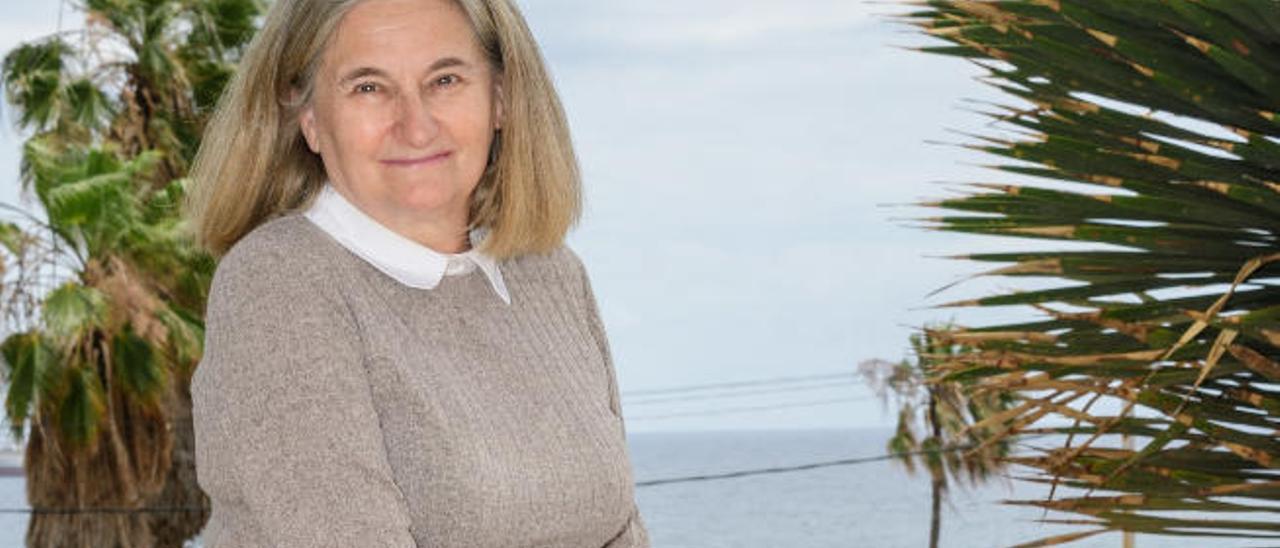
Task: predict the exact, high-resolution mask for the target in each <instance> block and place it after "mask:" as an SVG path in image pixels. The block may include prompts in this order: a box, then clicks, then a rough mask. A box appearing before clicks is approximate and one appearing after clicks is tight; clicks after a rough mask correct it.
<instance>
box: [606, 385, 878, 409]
mask: <svg viewBox="0 0 1280 548" xmlns="http://www.w3.org/2000/svg"><path fill="white" fill-rule="evenodd" d="M856 384H859V383H858V382H857V379H852V378H851V379H848V380H844V381H836V382H825V383H821V384H812V385H800V386H779V387H773V388H760V389H756V390H738V391H734V392H723V393H712V394H695V395H692V396H660V397H657V398H644V397H642V399H630V400H628V399H624V400H623V401H622V404H623V406H628V405H648V404H651V403H662V402H682V401H694V400H711V399H718V398H736V397H740V396H753V395H758V394H775V393H779V392H803V391H806V390H819V389H823V388H832V387H845V386H849V385H856Z"/></svg>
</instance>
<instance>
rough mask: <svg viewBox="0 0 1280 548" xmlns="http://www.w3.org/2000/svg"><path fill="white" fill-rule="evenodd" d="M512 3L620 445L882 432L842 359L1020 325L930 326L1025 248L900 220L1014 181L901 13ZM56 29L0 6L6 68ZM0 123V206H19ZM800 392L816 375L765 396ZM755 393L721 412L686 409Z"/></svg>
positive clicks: (978, 317)
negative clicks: (958, 193)
mask: <svg viewBox="0 0 1280 548" xmlns="http://www.w3.org/2000/svg"><path fill="white" fill-rule="evenodd" d="M521 6H522V9H523V11H524V14H525V16H526V18H527V20H528V23H529V26H530V28H531V29H532V30H533V32H534V35H535V36H536V38H537V39H538V41H539V43H540V45H541V47H542V51H543V54H544V57H545V59H546V61H547V64H548V66H549V69H550V71H551V73H552V75H553V77H554V79H555V82H556V85H557V88H558V90H559V92H560V94H561V99H562V100H563V103H564V106H565V109H566V111H567V113H568V116H569V119H570V123H571V129H572V132H573V137H574V142H575V146H576V149H577V152H578V156H579V160H580V163H581V166H582V171H583V175H584V185H585V188H586V210H585V215H584V217H583V220H582V222H581V224H580V225H579V226H578V227H577V229H576V230H575V231H574V232H573V234H572V235H571V236H570V240H569V244H570V246H571V247H573V249H575V250H576V251H577V252H578V254H579V255H580V256H581V257H582V258H583V261H584V262H585V263H586V265H587V269H588V272H589V274H590V277H591V280H592V284H593V287H594V290H595V294H596V298H597V300H598V302H599V306H600V310H601V314H602V316H603V318H604V321H605V325H606V329H607V332H608V336H609V340H610V344H611V347H612V353H613V357H614V363H615V368H616V371H617V380H618V384H619V386H620V389H621V391H622V394H623V407H624V415H625V418H626V424H627V429H628V431H629V432H641V431H657V430H707V429H778V428H866V427H882V426H886V425H889V424H891V423H892V421H893V419H894V417H893V416H892V414H891V413H888V412H886V410H885V409H884V408H883V406H882V405H881V403H880V402H879V401H878V400H877V399H876V398H875V397H874V396H873V394H872V392H871V391H870V390H869V389H867V388H866V387H864V386H862V385H861V384H859V383H857V382H856V381H855V380H854V379H855V377H854V372H855V370H856V367H857V364H858V363H860V362H862V361H864V360H868V359H873V358H879V359H886V360H893V361H896V360H899V359H903V358H905V357H907V356H908V354H909V345H908V337H909V335H910V334H911V333H912V332H913V330H915V329H917V328H918V327H919V326H921V325H924V324H926V323H931V322H942V321H948V320H956V321H959V322H960V323H967V324H969V325H979V324H983V323H989V322H992V321H995V320H1008V319H1013V318H1026V317H1029V316H1028V315H1027V314H1026V313H1025V312H1019V311H1017V310H991V311H976V310H964V309H935V308H931V307H933V306H935V305H938V304H942V303H944V302H950V301H955V300H960V299H965V298H972V297H979V296H985V295H991V294H994V293H995V292H997V291H1001V290H1007V289H1008V288H1010V287H1011V284H1009V283H1008V282H1002V281H1000V280H987V279H979V280H972V281H967V282H965V283H962V284H959V285H958V286H956V287H953V288H950V289H948V290H946V291H943V292H941V293H939V294H938V295H935V296H933V297H928V294H929V293H930V292H931V291H933V290H935V289H938V288H940V287H942V286H944V285H947V284H949V283H951V282H954V281H957V280H959V279H961V278H965V277H967V276H970V275H973V274H976V273H978V272H980V271H982V270H984V265H981V264H977V263H968V262H964V261H957V260H950V259H944V258H940V257H941V256H945V255H954V254H960V253H967V252H977V251H991V250H995V249H1012V248H1018V249H1025V248H1028V246H1027V245H1026V244H1015V243H1010V242H1007V241H1003V240H997V239H992V238H982V237H974V236H961V235H949V234H942V233H938V232H931V231H927V230H923V229H921V228H918V227H916V226H913V225H917V224H918V223H915V222H912V221H911V219H916V218H921V217H927V216H931V215H938V214H940V213H941V212H940V211H939V210H934V209H928V208H920V207H912V206H910V204H912V203H916V202H919V201H922V200H931V199H937V198H941V197H946V196H950V195H953V193H954V191H955V190H954V189H955V183H962V182H976V181H984V182H989V181H1006V182H1007V181H1011V180H1012V179H1010V178H1009V177H1008V176H1004V175H1000V174H997V173H996V172H994V171H991V170H988V169H984V168H982V167H980V166H979V164H982V163H990V162H992V161H993V158H991V157H986V156H982V155H980V154H979V153H976V152H973V151H970V150H965V149H962V148H960V147H958V146H954V143H958V142H962V141H963V140H964V138H963V137H960V136H958V135H957V134H956V133H955V131H965V132H984V131H985V132H990V131H992V130H991V128H989V127H987V126H986V124H987V121H986V119H985V118H983V117H981V116H980V115H978V114H976V113H975V112H973V109H975V108H979V107H980V105H976V104H973V103H972V102H971V100H982V101H998V100H1001V98H1000V97H999V96H998V95H996V93H995V92H994V91H993V90H992V89H990V88H989V87H986V86H984V85H983V84H981V83H980V82H978V81H977V80H976V77H977V76H979V75H981V71H980V69H979V68H977V67H975V66H974V65H972V64H969V63H966V62H964V61H961V60H957V59H950V58H943V57H940V56H934V55H927V54H924V53H920V52H916V51H911V50H909V49H906V48H905V47H904V46H918V45H922V44H928V43H933V42H930V41H929V40H927V39H925V38H923V37H921V36H920V35H919V33H917V32H916V31H914V30H911V29H909V28H907V27H904V26H902V25H900V24H896V23H894V22H893V21H892V20H890V19H889V18H888V17H886V16H885V14H888V13H892V12H895V11H901V8H900V7H897V6H893V5H891V4H887V3H863V2H855V1H851V0H791V1H788V2H779V1H777V0H732V1H730V0H699V1H697V2H687V1H684V0H610V1H609V2H600V1H598V0H536V1H533V0H526V1H523V2H521ZM58 12H59V6H58V2H56V1H54V0H48V1H43V2H38V3H36V2H21V3H18V2H10V3H9V5H8V6H6V14H5V16H4V19H3V20H2V21H0V50H4V51H7V50H8V49H10V48H12V47H13V45H15V44H17V43H18V42H20V41H23V40H30V39H33V38H36V37H39V36H43V35H46V34H48V33H50V32H53V31H54V30H56V29H57V28H58V19H59V13H58ZM62 17H63V28H64V29H66V28H75V27H77V26H79V25H80V24H82V19H83V16H82V15H80V14H78V13H77V12H74V11H72V10H70V9H69V8H68V9H67V11H66V12H65V13H64V14H63V16H62ZM1006 102H1007V101H1006ZM10 120H12V116H11V115H10V113H8V112H5V114H4V117H3V122H2V123H0V125H2V126H3V127H2V128H0V201H3V202H7V203H15V204H19V205H22V202H21V201H20V200H21V198H20V197H19V195H18V165H19V151H20V146H21V140H22V138H21V135H19V134H18V132H17V131H16V130H15V129H14V128H13V127H12V124H11V122H10ZM939 141H941V142H945V143H952V144H939V143H938V142H939ZM28 206H29V204H28ZM985 266H987V267H989V265H985ZM837 375H839V376H840V377H841V378H835V377H834V376H837ZM813 376H826V377H823V378H822V379H821V380H818V381H811V382H808V383H796V384H784V383H777V382H772V381H771V380H773V379H780V378H795V377H813ZM758 382H763V383H762V384H754V385H751V386H750V387H749V389H748V390H746V391H745V393H743V392H739V393H738V394H737V395H735V396H724V394H726V393H727V391H725V390H719V391H696V390H689V388H690V387H698V386H703V385H720V384H724V383H758ZM806 387H807V388H806ZM779 388H787V390H785V391H772V392H770V390H776V389H779ZM716 394H719V395H720V396H724V397H712V396H716Z"/></svg>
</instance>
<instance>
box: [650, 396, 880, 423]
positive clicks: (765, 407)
mask: <svg viewBox="0 0 1280 548" xmlns="http://www.w3.org/2000/svg"><path fill="white" fill-rule="evenodd" d="M870 399H875V396H863V397H857V398H835V399H830V400H818V401H809V402H800V403H784V404H779V405H758V406H751V407H728V408H724V409H714V410H710V411H690V412H685V413H666V414H661V415H640V416H638V417H626V420H628V421H633V420H652V419H669V418H676V417H699V416H706V415H728V414H732V413H748V412H754V411H769V410H772V409H787V408H792V407H812V406H816V405H829V404H833V403H848V402H858V401H866V400H870Z"/></svg>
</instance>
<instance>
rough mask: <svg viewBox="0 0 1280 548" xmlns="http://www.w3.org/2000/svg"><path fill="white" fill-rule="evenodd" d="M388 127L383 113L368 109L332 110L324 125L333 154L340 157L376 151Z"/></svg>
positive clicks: (388, 121) (387, 118)
mask: <svg viewBox="0 0 1280 548" xmlns="http://www.w3.org/2000/svg"><path fill="white" fill-rule="evenodd" d="M390 125H391V121H390V118H389V117H388V116H387V115H386V114H385V113H382V112H379V110H378V109H370V108H337V109H333V111H331V112H330V115H329V116H328V123H327V124H325V126H326V130H327V131H326V133H328V136H329V142H331V143H333V147H334V149H335V150H334V151H333V152H335V153H337V154H339V155H341V156H348V155H351V154H352V153H355V154H361V155H365V154H368V153H372V152H375V151H377V150H378V147H379V145H380V143H381V141H382V138H383V136H384V135H386V132H387V129H388V128H389V127H390Z"/></svg>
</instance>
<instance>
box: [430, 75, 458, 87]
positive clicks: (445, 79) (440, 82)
mask: <svg viewBox="0 0 1280 548" xmlns="http://www.w3.org/2000/svg"><path fill="white" fill-rule="evenodd" d="M461 81H462V77H460V76H458V75H457V74H446V75H444V76H441V77H439V78H436V79H435V81H434V82H432V83H433V84H435V85H436V87H449V86H455V85H457V84H458V83H459V82H461Z"/></svg>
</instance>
